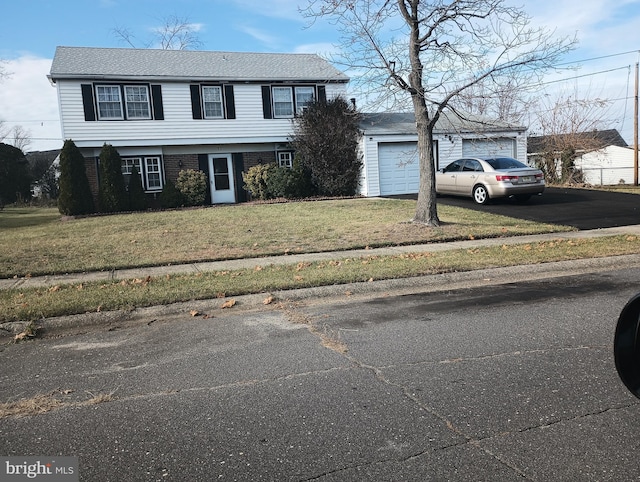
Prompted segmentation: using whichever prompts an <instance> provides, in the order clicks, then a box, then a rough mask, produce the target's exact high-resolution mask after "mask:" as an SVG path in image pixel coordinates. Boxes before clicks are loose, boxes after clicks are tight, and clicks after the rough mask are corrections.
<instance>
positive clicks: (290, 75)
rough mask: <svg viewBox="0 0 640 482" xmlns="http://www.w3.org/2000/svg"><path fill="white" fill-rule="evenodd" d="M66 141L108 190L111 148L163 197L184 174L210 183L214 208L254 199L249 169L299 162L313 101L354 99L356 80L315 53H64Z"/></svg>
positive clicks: (58, 65) (56, 80) (58, 61)
mask: <svg viewBox="0 0 640 482" xmlns="http://www.w3.org/2000/svg"><path fill="white" fill-rule="evenodd" d="M49 79H50V81H51V82H52V83H53V84H54V85H55V86H56V87H57V91H58V102H59V105H60V118H61V123H62V135H63V138H64V139H71V140H73V141H74V142H75V144H76V145H77V146H78V148H80V150H81V152H82V153H83V155H84V157H85V159H86V160H87V175H88V177H89V180H90V182H91V184H92V190H93V192H94V194H97V191H98V183H99V179H98V172H99V171H98V162H99V159H98V156H99V154H100V150H101V148H102V146H103V145H104V144H105V143H108V144H111V145H112V146H114V147H115V148H116V149H117V150H118V152H119V153H120V155H121V157H122V159H123V172H124V173H125V174H127V173H130V172H132V169H133V166H136V168H137V169H138V171H139V172H140V173H141V177H142V183H143V185H144V188H145V191H146V192H147V193H149V194H153V195H157V194H158V193H160V192H161V191H162V188H163V186H164V184H165V182H166V179H171V180H175V179H176V178H177V176H178V173H179V171H180V170H183V169H199V170H202V171H203V172H205V174H206V175H207V177H208V179H209V184H210V192H209V193H208V194H209V197H208V199H209V200H210V201H211V202H212V203H233V202H239V201H243V200H245V199H246V196H247V193H246V192H245V190H244V188H243V181H242V173H243V172H246V171H247V169H249V168H250V167H251V166H254V165H256V164H259V163H263V162H277V163H279V164H280V165H282V166H291V165H292V160H293V153H292V150H291V147H290V146H289V144H288V142H289V139H290V135H291V132H292V119H293V118H294V117H295V115H297V114H299V113H300V112H302V110H303V109H304V108H305V104H306V103H307V102H309V101H311V100H312V99H320V100H321V99H326V98H333V97H335V96H337V95H344V94H345V93H346V84H347V82H348V81H349V78H348V77H347V76H345V75H344V74H343V73H341V72H340V71H339V70H337V69H336V68H334V67H333V66H332V65H331V64H330V63H328V62H327V61H325V60H323V59H322V58H320V57H319V56H317V55H313V54H270V53H242V52H203V51H185V50H138V49H109V48H85V47H58V48H57V49H56V53H55V57H54V59H53V64H52V66H51V72H50V74H49Z"/></svg>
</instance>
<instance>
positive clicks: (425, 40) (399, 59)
mask: <svg viewBox="0 0 640 482" xmlns="http://www.w3.org/2000/svg"><path fill="white" fill-rule="evenodd" d="M303 14H304V15H306V16H307V17H309V18H311V19H312V20H313V19H315V18H318V17H328V18H330V19H331V20H333V21H334V22H335V24H336V25H337V26H338V28H339V29H340V31H341V32H342V34H343V39H342V40H343V49H344V51H343V55H344V62H345V64H346V65H348V66H349V67H350V68H352V69H353V70H354V71H355V72H356V73H357V74H358V76H359V77H360V79H359V80H360V81H361V82H366V83H368V84H369V85H370V86H371V87H370V88H371V89H374V88H376V87H377V88H378V89H379V90H380V91H381V92H383V93H384V95H386V96H389V95H395V94H398V93H402V94H404V96H405V97H406V96H407V95H408V96H409V97H410V99H411V104H412V106H413V111H414V113H415V119H416V126H417V130H418V154H419V158H420V188H419V192H418V203H417V205H416V213H415V216H414V219H413V220H414V222H417V223H423V224H426V225H428V226H439V225H440V220H439V218H438V212H437V205H436V195H435V165H434V152H433V129H434V127H435V125H436V122H437V121H438V119H439V118H440V116H442V115H447V114H448V113H449V112H451V113H453V114H454V115H457V116H464V114H463V113H462V112H461V110H458V109H456V106H455V105H454V103H453V102H452V101H453V100H454V99H456V98H458V97H459V96H460V95H461V94H462V93H463V92H465V91H468V90H469V89H471V88H472V87H474V86H478V88H480V86H483V87H482V90H481V91H482V92H483V93H487V92H491V93H495V94H496V95H497V94H499V93H500V92H501V91H502V90H501V88H500V87H499V86H505V85H508V83H509V82H514V80H516V79H517V82H518V83H525V82H532V81H533V80H534V79H536V78H538V77H539V76H540V75H542V73H543V72H544V71H545V70H547V69H549V68H551V67H552V66H553V65H554V64H556V63H557V61H558V60H559V58H560V57H561V56H562V55H563V54H564V53H566V52H567V51H569V50H570V49H571V48H573V45H574V42H575V41H574V40H573V39H570V38H559V39H555V38H554V36H553V32H550V31H549V30H548V29H546V28H544V27H541V28H535V27H532V26H531V19H530V17H529V16H528V15H526V13H525V12H524V11H522V10H521V9H519V8H517V7H512V6H509V5H508V4H507V2H506V1H505V0H448V1H446V0H433V1H427V0H350V1H347V2H342V1H336V0H310V3H309V4H308V6H307V7H306V8H305V9H304V10H303ZM394 32H395V33H396V34H397V35H398V37H397V38H394V37H393V35H392V34H393V33H394ZM376 84H377V85H376ZM445 109H447V112H446V113H445Z"/></svg>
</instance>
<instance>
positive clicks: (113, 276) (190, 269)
mask: <svg viewBox="0 0 640 482" xmlns="http://www.w3.org/2000/svg"><path fill="white" fill-rule="evenodd" d="M619 234H632V235H638V236H640V225H632V226H622V227H615V228H604V229H595V230H589V231H574V232H568V233H549V234H534V235H529V236H514V237H507V238H491V239H474V240H465V241H454V242H450V243H431V244H418V245H409V246H393V247H386V248H373V249H358V250H351V251H331V252H325V253H307V254H294V255H283V256H268V257H263V258H244V259H236V260H228V261H211V262H204V263H189V264H177V265H170V266H155V267H149V268H132V269H123V270H114V271H101V272H89V273H72V274H64V275H52V276H37V277H29V278H13V279H0V289H1V290H7V289H12V288H40V287H46V286H54V285H57V284H80V283H87V282H91V281H113V280H119V279H133V278H146V277H147V276H151V277H158V276H164V275H167V274H179V273H200V272H209V271H230V270H238V269H243V268H249V269H252V268H255V267H256V266H268V265H281V264H295V263H300V262H303V261H304V262H313V261H326V260H339V259H344V258H358V257H363V256H384V255H397V254H401V253H418V252H426V251H430V252H436V251H446V250H453V249H471V248H480V247H484V246H502V245H504V244H507V245H513V244H527V243H537V242H542V241H551V240H554V239H579V238H595V237H603V236H614V235H619Z"/></svg>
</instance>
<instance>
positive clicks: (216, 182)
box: [209, 154, 236, 204]
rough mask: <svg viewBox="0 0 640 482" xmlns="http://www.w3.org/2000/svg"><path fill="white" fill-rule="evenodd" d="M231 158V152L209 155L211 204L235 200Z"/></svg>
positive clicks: (233, 201)
mask: <svg viewBox="0 0 640 482" xmlns="http://www.w3.org/2000/svg"><path fill="white" fill-rule="evenodd" d="M231 159H232V158H231V154H210V155H209V180H210V183H211V202H212V203H213V204H221V203H235V202H236V192H235V189H234V181H233V162H232V161H231Z"/></svg>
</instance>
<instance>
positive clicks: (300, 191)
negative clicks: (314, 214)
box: [243, 160, 313, 199]
mask: <svg viewBox="0 0 640 482" xmlns="http://www.w3.org/2000/svg"><path fill="white" fill-rule="evenodd" d="M243 177H244V182H245V185H244V188H245V189H246V190H247V191H249V192H250V193H251V196H252V197H253V198H254V199H275V198H286V199H299V198H304V197H308V196H311V195H312V194H313V187H312V185H311V179H310V176H309V174H308V173H307V172H305V171H304V170H303V169H302V166H301V165H300V162H299V161H298V160H295V161H294V163H293V168H291V169H289V168H287V167H278V166H277V165H276V164H273V163H271V164H259V165H257V166H253V167H252V168H250V169H249V170H248V171H247V172H246V173H245V174H243Z"/></svg>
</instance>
